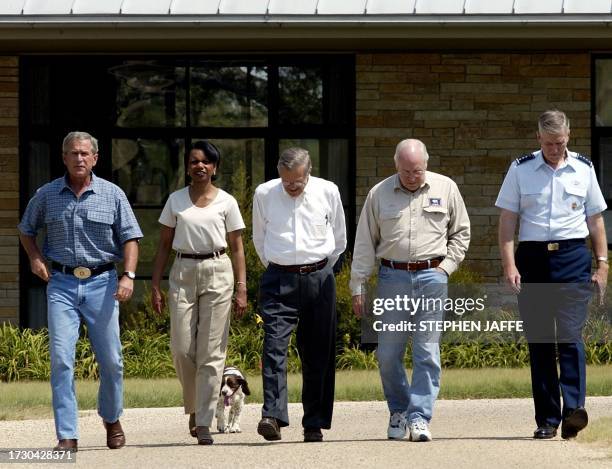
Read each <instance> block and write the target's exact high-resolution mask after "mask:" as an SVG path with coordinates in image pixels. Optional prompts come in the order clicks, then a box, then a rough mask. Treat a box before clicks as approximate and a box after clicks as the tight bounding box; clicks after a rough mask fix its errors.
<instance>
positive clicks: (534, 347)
mask: <svg viewBox="0 0 612 469" xmlns="http://www.w3.org/2000/svg"><path fill="white" fill-rule="evenodd" d="M515 258H516V265H517V268H518V270H519V272H520V274H521V283H522V289H521V293H520V294H519V298H518V300H519V311H520V315H521V319H522V320H523V325H524V330H525V332H526V336H527V340H528V342H529V357H530V365H531V387H532V393H533V399H534V404H535V419H536V423H537V425H538V426H547V425H550V426H553V427H557V426H558V425H559V423H560V422H561V419H562V417H563V416H565V415H567V414H568V413H569V412H570V411H572V410H573V409H576V408H577V407H584V402H585V397H586V358H585V352H584V342H583V340H582V329H583V328H584V324H585V322H586V317H587V309H588V303H589V300H590V298H591V295H592V293H591V284H590V281H591V253H590V252H589V250H588V249H587V247H586V245H585V244H584V243H580V242H573V243H572V242H569V243H567V244H562V245H561V246H560V249H559V250H558V251H548V250H547V248H546V244H539V243H530V242H527V243H520V244H519V247H518V249H517V251H516V255H515ZM557 359H558V361H559V372H558V371H557ZM561 395H562V396H563V410H562V408H561Z"/></svg>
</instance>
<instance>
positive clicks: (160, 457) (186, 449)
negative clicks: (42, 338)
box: [0, 396, 612, 469]
mask: <svg viewBox="0 0 612 469" xmlns="http://www.w3.org/2000/svg"><path fill="white" fill-rule="evenodd" d="M260 409H261V407H260V405H255V404H252V405H247V407H246V409H245V411H244V413H243V416H242V429H243V433H240V434H215V435H213V436H214V438H215V444H214V445H213V446H198V445H197V444H196V441H195V439H193V438H191V437H190V436H189V434H188V432H187V418H186V416H184V415H183V414H182V409H179V408H168V409H128V410H126V411H125V414H124V416H123V417H122V419H121V421H122V423H123V427H124V429H125V431H126V435H127V446H126V447H125V448H123V449H121V450H117V451H111V450H108V449H107V448H106V446H105V432H104V429H103V427H102V424H101V422H100V419H99V418H98V417H97V415H96V414H95V413H94V412H85V413H83V414H82V416H81V418H80V431H81V439H80V441H79V452H78V454H77V464H76V466H78V467H87V468H95V469H101V468H138V469H150V468H183V467H185V468H188V467H194V468H196V467H197V468H209V467H210V468H218V469H241V468H248V469H254V468H316V469H323V468H339V467H344V468H356V467H359V468H361V467H363V468H395V467H412V468H415V469H417V468H418V469H426V468H452V469H463V468H465V469H477V468H491V467H495V468H523V467H529V468H537V469H545V468H559V467H570V468H598V469H601V468H612V459H611V458H610V455H609V451H610V450H609V449H606V448H602V447H597V446H592V445H586V444H580V443H576V442H575V441H564V440H561V438H560V437H557V438H555V439H554V440H548V441H535V440H533V439H532V438H531V437H530V436H531V434H532V432H533V430H534V423H533V416H532V414H533V410H532V402H531V400H529V399H496V400H461V401H438V403H437V404H436V409H435V419H434V421H433V422H432V424H431V430H432V433H433V436H434V440H433V441H432V442H430V443H412V442H409V441H408V440H404V441H389V440H387V438H386V428H387V420H388V413H387V409H386V404H385V403H383V402H338V403H336V406H335V415H334V427H333V429H332V430H330V431H325V432H324V437H325V441H324V442H323V443H309V444H305V443H303V442H302V434H301V426H300V418H301V406H300V405H296V404H292V405H291V406H290V418H291V422H292V424H291V426H290V427H288V428H285V429H283V432H282V434H283V439H282V441H279V442H266V441H264V440H263V439H262V438H261V437H260V436H259V435H257V433H256V427H257V422H258V420H259V417H260V412H261V410H260ZM587 409H588V411H589V416H590V418H591V421H593V420H595V419H597V418H600V417H603V416H612V396H610V397H593V398H589V399H588V401H587ZM0 435H1V436H0V438H1V440H0V441H1V443H0V446H2V447H3V448H7V447H13V448H24V447H28V448H49V447H50V446H52V445H53V444H55V440H54V427H53V421H52V420H26V421H7V422H0ZM0 466H2V467H28V466H31V467H37V468H39V469H40V468H41V467H63V468H67V467H75V466H72V465H68V466H66V465H63V464H62V465H58V464H45V465H42V466H41V465H40V464H36V465H33V464H19V465H18V466H15V465H12V464H11V465H10V466H9V465H8V464H6V465H4V464H0Z"/></svg>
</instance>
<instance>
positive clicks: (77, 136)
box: [62, 131, 98, 155]
mask: <svg viewBox="0 0 612 469" xmlns="http://www.w3.org/2000/svg"><path fill="white" fill-rule="evenodd" d="M73 140H89V141H90V142H91V151H92V152H93V153H94V155H95V154H96V153H98V139H96V138H95V137H94V136H93V135H91V134H88V133H87V132H79V131H74V132H70V133H69V134H68V135H66V136H65V137H64V141H63V142H62V152H63V153H66V152H67V151H68V150H69V147H70V144H71V143H72V141H73Z"/></svg>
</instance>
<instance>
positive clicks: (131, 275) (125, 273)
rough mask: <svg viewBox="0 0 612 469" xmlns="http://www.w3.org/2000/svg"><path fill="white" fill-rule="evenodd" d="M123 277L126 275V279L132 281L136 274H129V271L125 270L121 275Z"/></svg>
mask: <svg viewBox="0 0 612 469" xmlns="http://www.w3.org/2000/svg"><path fill="white" fill-rule="evenodd" d="M124 275H127V278H129V279H132V280H134V279H135V278H136V272H130V271H129V270H126V271H125V272H123V273H122V274H121V276H122V277H123V276H124Z"/></svg>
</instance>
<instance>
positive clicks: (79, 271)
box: [72, 267, 91, 280]
mask: <svg viewBox="0 0 612 469" xmlns="http://www.w3.org/2000/svg"><path fill="white" fill-rule="evenodd" d="M72 273H73V274H74V276H75V277H76V278H78V279H79V280H85V279H86V278H89V277H91V269H88V268H87V267H76V268H75V269H74V271H73V272H72Z"/></svg>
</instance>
